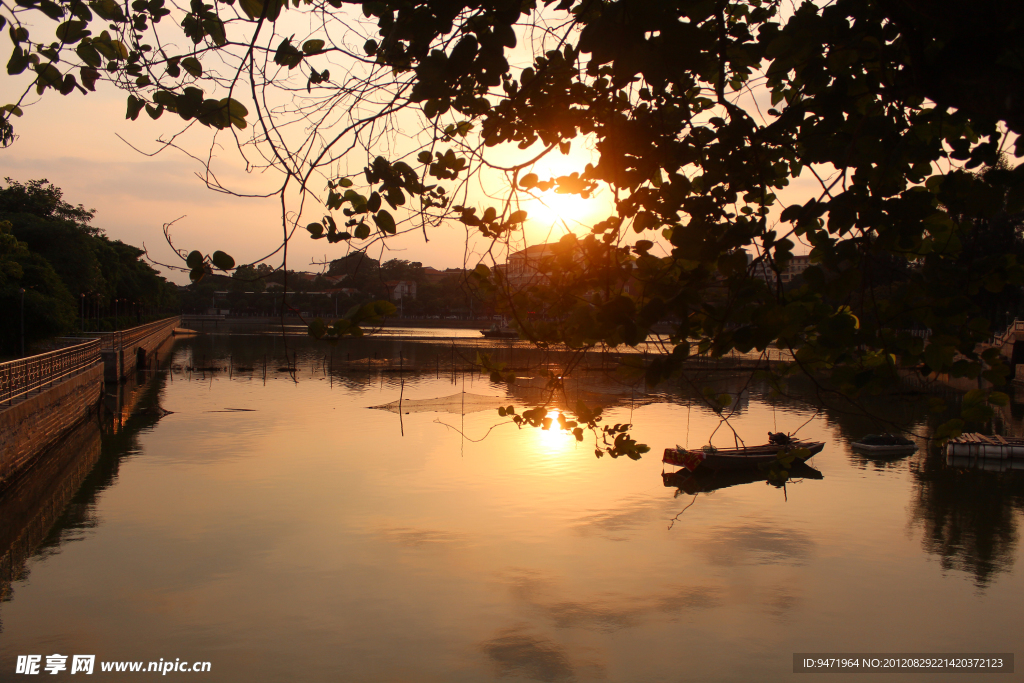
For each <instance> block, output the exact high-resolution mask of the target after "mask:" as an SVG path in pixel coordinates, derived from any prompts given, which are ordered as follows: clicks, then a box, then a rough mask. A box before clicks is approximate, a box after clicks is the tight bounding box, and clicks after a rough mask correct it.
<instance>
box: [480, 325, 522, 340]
mask: <svg viewBox="0 0 1024 683" xmlns="http://www.w3.org/2000/svg"><path fill="white" fill-rule="evenodd" d="M480 334H482V335H484V336H485V337H491V338H498V339H519V333H518V332H516V331H515V330H514V329H512V328H511V327H498V325H491V327H490V328H489V329H486V330H480Z"/></svg>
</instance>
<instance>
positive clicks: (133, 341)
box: [0, 316, 180, 491]
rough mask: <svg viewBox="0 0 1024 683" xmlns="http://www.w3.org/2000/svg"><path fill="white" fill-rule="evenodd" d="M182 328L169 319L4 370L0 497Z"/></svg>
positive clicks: (0, 369)
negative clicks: (113, 385) (106, 391)
mask: <svg viewBox="0 0 1024 683" xmlns="http://www.w3.org/2000/svg"><path fill="white" fill-rule="evenodd" d="M179 324H180V317H179V316H174V317H172V318H165V319H163V320H158V321H156V322H152V323H147V324H146V325H140V326H138V327H133V328H131V329H128V330H122V331H119V332H109V333H98V334H97V335H96V336H97V337H98V338H91V339H64V340H62V341H64V342H65V343H69V344H70V345H69V346H67V347H65V348H63V349H58V350H56V351H50V352H48V353H42V354H38V355H35V356H29V357H27V358H21V359H18V360H15V361H10V362H7V363H2V364H0V491H2V490H4V489H6V488H7V487H8V486H10V485H11V484H12V483H13V482H14V480H15V479H16V478H17V477H18V476H19V475H21V474H22V473H24V472H25V471H26V470H27V469H28V468H29V467H30V466H31V465H32V464H33V463H34V462H35V461H36V460H37V459H39V458H42V457H45V456H46V451H47V449H49V448H50V447H51V446H54V445H55V444H57V443H58V442H60V440H61V438H62V437H64V436H65V435H66V434H68V433H69V432H70V431H71V430H72V429H74V428H75V427H76V426H77V425H78V424H79V423H80V422H82V421H83V420H85V419H86V418H87V417H88V416H89V415H91V414H93V413H95V411H96V407H97V405H98V403H99V400H100V396H101V394H102V393H103V385H104V381H107V382H121V381H123V380H124V379H125V378H126V377H128V376H130V375H131V374H132V373H134V372H135V370H136V368H138V367H142V366H144V365H145V364H146V363H147V362H148V361H149V360H150V359H151V357H152V355H153V354H154V352H155V351H156V349H157V348H159V347H160V345H161V344H162V343H163V342H164V341H166V340H167V338H168V337H170V336H171V335H172V334H173V332H174V329H175V328H176V327H177V326H178V325H179Z"/></svg>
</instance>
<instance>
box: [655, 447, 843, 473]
mask: <svg viewBox="0 0 1024 683" xmlns="http://www.w3.org/2000/svg"><path fill="white" fill-rule="evenodd" d="M824 447H825V444H824V442H821V441H801V440H798V439H791V440H789V443H772V442H769V443H766V444H763V445H761V446H745V447H742V448H709V447H707V446H705V447H704V448H697V449H691V450H686V449H681V448H666V449H665V455H664V456H663V457H662V462H665V463H668V464H669V465H676V466H677V467H685V468H686V469H688V470H690V471H691V472H692V471H694V470H696V469H697V468H698V467H699V468H701V469H702V470H742V469H756V468H757V467H759V466H760V465H768V464H769V463H771V462H772V461H773V460H775V459H777V458H778V455H779V451H781V450H783V449H787V450H794V451H798V452H800V453H801V455H799V456H798V458H799V459H800V460H806V459H807V458H809V457H811V456H812V455H814V454H815V453H819V452H821V449H823V448H824Z"/></svg>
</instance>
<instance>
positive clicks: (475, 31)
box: [4, 0, 1024, 433]
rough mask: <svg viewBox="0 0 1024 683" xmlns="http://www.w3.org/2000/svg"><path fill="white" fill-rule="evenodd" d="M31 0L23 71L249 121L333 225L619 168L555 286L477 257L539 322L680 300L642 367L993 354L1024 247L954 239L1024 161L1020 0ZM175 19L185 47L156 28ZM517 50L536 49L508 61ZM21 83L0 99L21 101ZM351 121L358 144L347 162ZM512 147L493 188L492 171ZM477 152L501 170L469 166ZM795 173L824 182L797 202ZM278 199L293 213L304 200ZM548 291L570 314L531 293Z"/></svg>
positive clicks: (878, 362) (593, 332)
mask: <svg viewBox="0 0 1024 683" xmlns="http://www.w3.org/2000/svg"><path fill="white" fill-rule="evenodd" d="M22 7H23V9H19V10H17V11H11V10H8V9H7V5H4V10H5V17H6V19H7V20H8V21H10V22H11V24H12V27H11V32H10V35H11V38H12V40H13V41H14V47H13V52H12V55H11V58H10V60H9V63H8V70H9V73H11V74H17V73H21V72H23V71H25V70H27V69H29V68H31V69H32V71H33V75H32V79H31V83H29V81H30V79H26V83H27V84H28V86H29V87H32V86H34V87H35V88H36V90H37V91H38V92H40V93H43V92H44V91H46V90H47V89H53V90H56V91H59V92H61V93H64V94H70V93H72V92H74V91H75V90H78V91H80V92H85V91H87V90H91V89H92V88H94V87H95V85H96V82H97V81H98V80H100V79H103V80H110V81H111V82H113V83H115V84H116V85H117V86H119V87H121V88H124V89H126V90H128V91H129V95H128V103H127V106H128V111H127V115H128V117H129V118H132V119H134V118H137V117H138V116H139V115H140V114H141V112H142V111H143V110H145V111H146V113H147V115H148V116H151V117H153V118H159V117H161V116H163V115H165V114H174V115H177V116H178V117H180V118H182V119H184V120H185V121H189V122H190V121H193V120H197V121H198V122H199V123H201V124H203V125H206V126H209V127H211V128H212V129H215V130H223V129H227V128H232V127H233V128H235V129H236V130H243V129H245V130H247V129H248V128H247V127H248V126H249V125H250V124H254V130H253V132H252V136H251V137H250V138H244V137H239V138H238V139H239V140H240V144H242V145H243V146H252V147H255V148H256V149H257V150H258V151H259V153H260V154H262V158H264V159H268V160H269V163H270V164H271V165H272V166H273V167H274V168H276V169H277V170H278V171H279V172H280V173H281V177H282V184H281V189H280V193H281V197H282V200H284V199H286V198H287V193H288V192H289V191H291V189H294V188H295V187H298V188H299V189H300V190H301V191H302V192H303V193H304V194H305V196H304V200H307V201H309V202H310V203H311V204H314V205H315V204H317V203H319V205H320V206H322V207H324V208H323V210H322V211H320V212H318V213H319V214H320V215H322V216H323V218H322V219H320V220H316V221H314V222H310V223H308V225H307V229H308V231H309V233H310V235H311V236H312V237H313V238H315V239H327V240H328V241H329V242H332V243H334V242H339V241H347V242H353V241H354V242H357V243H359V244H360V245H361V246H365V243H366V242H367V241H373V240H386V239H391V237H392V236H393V235H395V234H396V233H399V232H404V231H407V230H418V229H421V228H422V229H423V230H425V231H426V230H427V229H428V228H429V226H430V225H433V224H436V223H437V222H439V221H441V220H444V219H450V218H455V219H457V220H459V221H461V222H462V223H463V224H465V225H466V226H468V227H470V228H472V229H475V230H478V231H479V232H480V234H481V235H483V236H484V237H487V238H490V239H492V240H494V241H495V242H496V244H503V245H504V246H505V247H511V244H512V243H513V241H514V240H515V238H516V236H517V235H518V234H519V232H520V230H521V227H522V225H523V224H524V221H525V220H526V219H527V215H526V213H525V211H524V210H523V209H521V208H520V207H519V206H518V204H517V202H518V200H519V199H521V198H522V197H524V196H527V195H540V194H544V193H549V192H561V193H571V194H578V195H581V196H583V197H588V196H591V195H592V194H594V193H598V192H601V193H605V194H606V195H608V196H612V197H614V198H615V204H614V209H613V210H612V211H611V213H610V215H608V216H607V217H605V218H603V219H602V220H599V221H596V222H595V223H594V224H593V225H592V226H591V232H590V234H589V235H586V236H585V237H582V238H573V237H567V238H566V241H565V242H564V243H563V246H562V253H561V254H555V255H553V256H552V257H551V258H550V259H548V261H547V263H546V264H545V265H544V270H545V271H547V279H546V282H547V283H549V284H550V283H554V284H557V288H552V287H546V288H545V287H542V286H537V287H534V288H533V289H530V288H526V289H523V288H521V287H519V286H518V285H517V284H516V282H514V281H513V280H512V279H510V278H506V277H504V274H503V272H502V271H501V270H499V269H496V268H488V267H487V265H486V264H481V265H480V267H479V268H478V270H477V277H478V278H479V280H480V282H481V284H482V285H484V286H489V287H491V288H492V290H493V292H494V296H495V298H496V299H497V300H500V301H503V302H504V305H505V306H506V310H507V311H508V312H509V313H510V314H512V315H515V316H516V317H517V319H518V320H519V324H520V326H521V327H522V328H523V330H524V332H525V333H526V334H528V335H529V336H530V337H531V338H532V339H535V340H537V341H539V342H555V341H560V342H564V343H567V344H569V345H570V346H573V347H577V348H580V349H586V348H588V347H589V346H590V345H592V344H596V343H599V342H602V341H604V342H609V343H629V344H635V343H638V342H639V341H640V340H642V339H643V338H644V337H645V336H646V334H647V333H648V331H649V330H650V329H651V327H652V326H653V325H654V324H656V323H659V322H662V323H664V322H666V321H667V322H671V323H672V324H673V325H674V328H675V332H674V334H673V336H672V344H671V351H670V353H668V354H666V356H665V357H663V358H661V359H659V360H658V361H656V362H655V363H653V364H652V365H651V366H650V367H648V368H647V369H646V372H647V375H648V378H649V379H650V380H652V381H656V380H660V379H664V378H665V377H668V376H670V375H672V374H673V373H675V372H677V371H678V370H679V369H680V368H681V364H682V363H683V362H684V361H685V359H686V358H687V357H688V356H689V355H690V353H691V352H692V350H693V349H694V348H696V349H699V350H700V351H702V352H707V353H711V354H723V353H726V352H729V351H731V350H734V349H735V350H741V351H747V350H755V349H765V348H766V347H767V346H768V345H770V344H772V343H776V344H779V345H781V346H784V347H787V348H789V349H792V350H793V352H794V353H795V355H796V359H797V364H796V366H795V369H796V370H798V371H802V372H805V373H807V374H809V375H818V374H821V373H827V374H828V375H829V376H830V379H831V382H832V384H833V386H834V387H835V388H837V389H838V390H840V391H842V392H844V393H846V394H848V395H851V396H862V395H864V394H865V393H871V392H874V391H878V390H882V389H884V388H885V387H888V386H891V385H892V383H893V382H894V381H896V378H897V376H898V374H899V373H900V372H924V373H928V372H931V371H941V372H949V373H951V374H953V375H954V376H967V377H978V376H979V375H981V376H983V377H984V378H985V379H987V380H989V381H990V382H995V383H999V382H1001V381H1002V378H1003V375H1004V373H1005V368H1004V367H1002V365H1001V364H1000V362H999V360H998V358H997V357H996V356H997V354H996V353H995V352H992V351H990V352H987V353H986V355H984V357H982V354H981V353H980V351H979V349H980V348H981V347H979V342H982V341H984V340H985V339H986V338H987V337H988V335H989V334H990V333H991V331H992V329H993V327H994V326H995V325H996V323H997V320H994V319H990V317H987V315H986V310H985V305H984V302H983V301H981V300H979V297H978V295H979V294H980V292H981V290H982V289H986V290H988V291H989V292H991V293H993V294H997V293H999V292H1002V291H1003V290H1004V289H1006V288H1007V287H1008V286H1010V287H1016V286H1018V285H1019V284H1020V282H1021V281H1022V279H1024V273H1022V269H1021V265H1020V264H1019V262H1018V261H1017V259H1016V257H1015V255H1014V254H1013V253H1007V252H998V251H996V250H995V249H994V248H993V247H992V245H991V244H988V243H987V242H986V240H984V239H981V238H980V237H979V239H977V240H975V243H976V244H978V245H981V246H982V247H983V250H982V252H980V253H978V252H971V251H970V250H969V249H968V250H965V245H966V244H969V243H970V242H971V235H972V234H975V235H980V231H981V230H983V227H982V226H984V225H986V224H989V225H991V224H992V221H994V220H995V213H997V212H999V211H1005V212H1006V213H1007V214H1009V215H1014V214H1017V213H1019V212H1020V211H1021V210H1022V209H1024V167H1022V166H1021V165H1020V164H1019V163H1017V162H1016V161H1015V162H1014V164H1013V165H1008V166H1006V167H1003V168H1000V167H999V163H1000V155H1001V153H1003V152H1005V151H1008V150H1010V149H1011V148H1012V149H1013V150H1014V152H1015V154H1017V156H1018V157H1019V156H1020V155H1021V154H1022V153H1024V138H1016V137H1015V135H1017V134H1020V133H1022V132H1024V60H1022V59H1021V54H1020V37H1019V35H1020V34H1019V32H1020V27H1021V26H1022V25H1024V4H1022V3H1020V2H1016V1H1014V0H982V1H981V2H976V3H970V4H965V3H962V2H955V1H954V0H936V1H935V2H932V3H919V2H910V0H838V1H836V2H829V3H819V4H815V3H812V2H804V3H802V4H800V5H792V4H788V3H782V2H780V1H776V0H768V1H765V0H664V1H661V2H649V1H642V0H618V1H613V0H560V1H559V2H557V3H555V2H554V1H553V0H552V1H550V2H544V3H541V4H539V3H537V2H535V1H534V0H526V1H525V2H522V1H520V0H476V1H473V2H457V1H445V2H436V1H430V2H428V1H426V0H378V1H375V2H365V3H360V4H358V5H357V4H355V3H349V2H345V1H344V0H327V2H320V1H319V0H317V1H312V0H311V1H309V2H302V3H299V4H297V5H295V6H293V5H289V4H288V3H286V2H284V1H283V0H246V1H245V2H241V3H234V4H233V3H231V2H230V1H229V0H224V1H223V2H218V3H214V4H204V3H203V2H201V1H200V0H196V1H195V2H193V3H192V4H191V5H190V6H189V7H188V8H181V9H179V8H177V7H171V6H166V5H165V3H164V2H163V1H162V0H155V1H154V2H148V3H144V2H137V3H135V4H133V5H132V6H131V7H130V8H127V7H126V8H122V7H121V6H119V5H116V4H115V3H103V2H95V3H91V4H90V5H88V6H86V5H85V4H84V3H82V2H80V1H79V0H63V1H59V2H51V1H50V0H46V2H42V3H39V4H35V3H33V2H31V0H30V1H28V2H26V3H24V4H23V5H22ZM359 10H361V13H360V12H359ZM304 12H308V13H310V14H311V15H315V16H316V17H317V21H315V22H310V23H309V24H308V25H309V26H312V27H313V28H312V30H311V32H310V33H309V34H308V35H298V34H296V33H295V28H294V27H295V25H296V22H292V21H289V17H291V16H292V15H293V14H297V13H304ZM40 13H43V14H47V15H49V16H50V17H52V18H54V19H57V20H59V22H60V23H59V25H58V27H57V29H56V31H57V36H56V37H57V39H58V41H57V42H54V41H53V38H52V36H49V35H47V34H48V32H49V30H50V29H49V27H48V26H47V27H46V28H43V29H38V28H36V27H35V26H33V27H31V28H32V31H33V32H34V33H39V32H43V34H44V35H43V37H41V38H40V37H33V36H32V34H30V31H29V30H28V29H29V28H30V27H28V26H27V25H26V20H27V18H28V17H30V16H37V15H39V14H40ZM164 18H167V19H169V20H168V21H161V20H162V19H164ZM23 19H24V20H23ZM360 42H362V43H363V45H362V51H361V53H356V54H353V53H352V50H351V46H352V45H353V44H359V43H360ZM524 43H525V44H524ZM169 45H178V46H181V45H184V46H186V47H185V48H184V49H177V50H170V48H167V47H159V46H169ZM154 46H158V47H154ZM169 50H170V51H169ZM522 55H529V63H517V64H513V63H511V62H513V61H516V60H521V59H522ZM225 64H226V65H227V68H225ZM339 67H340V69H342V70H344V71H345V73H346V77H345V78H344V79H340V78H338V77H337V74H338V73H339ZM101 68H104V69H105V71H103V72H101V71H100V69H101ZM332 68H333V70H334V71H335V75H334V76H332V75H331V73H330V72H331V70H332ZM225 74H230V75H227V76H226V75H225ZM332 79H333V80H332ZM27 91H28V88H26V93H27ZM243 93H244V94H243ZM26 97H27V95H26V96H25V97H22V98H20V99H18V100H16V101H14V102H11V103H9V104H8V105H7V106H6V108H5V112H6V113H5V118H6V120H7V122H8V124H9V123H10V121H11V116H18V115H20V114H21V113H22V111H21V104H22V103H23V101H25V99H26ZM242 99H244V100H245V103H244V104H243V102H242V101H241V100H242ZM250 108H251V109H252V110H253V111H252V113H250V111H249V109H250ZM340 120H344V121H345V122H346V124H345V125H346V128H345V129H344V130H338V129H337V128H336V126H337V124H338V121H340ZM300 127H301V129H302V130H303V131H304V134H303V135H304V137H303V136H301V135H299V134H298V133H297V130H296V129H298V128H300ZM399 139H401V140H403V141H404V143H402V144H399V143H398V142H397V141H398V140H399ZM580 147H585V148H586V149H587V150H588V152H589V153H588V154H584V155H581V156H579V157H573V156H569V158H568V160H567V163H570V162H571V163H574V164H575V165H576V167H577V168H576V170H574V171H570V172H565V173H564V174H560V175H555V174H551V173H546V172H544V170H543V167H540V166H535V165H534V162H536V161H538V160H541V159H542V158H543V157H544V156H554V155H559V154H562V155H570V154H571V153H572V152H573V150H576V149H579V148H580ZM509 148H518V149H520V150H528V152H524V154H528V155H529V156H523V157H521V159H520V160H519V161H516V162H514V163H512V164H510V163H509V162H508V161H507V159H508V157H507V156H496V155H495V153H494V152H495V151H497V150H503V151H505V150H508V149H509ZM356 149H366V150H369V153H368V154H367V155H366V156H365V157H364V158H360V159H359V160H358V161H357V160H355V152H353V151H352V150H356ZM364 159H365V160H364ZM346 164H347V165H348V167H349V172H348V173H347V174H343V173H339V171H338V168H339V165H340V166H341V167H344V166H345V165H346ZM361 168H362V173H359V170H360V169H361ZM979 168H988V169H991V171H990V172H985V173H981V174H979V173H975V172H974V171H975V170H976V169H979ZM501 174H503V177H504V179H505V181H506V184H505V186H504V189H502V188H499V187H497V186H494V185H493V179H494V178H495V177H497V176H499V175H501ZM470 177H480V178H482V179H484V180H486V181H487V182H489V183H491V184H492V186H491V187H488V188H486V190H487V193H488V195H489V196H490V197H491V198H495V197H496V198H497V199H496V200H495V199H488V200H483V199H478V198H476V195H473V194H468V193H467V192H468V189H469V186H468V185H467V179H468V178H470ZM798 177H799V178H802V179H803V180H804V181H809V182H811V183H812V188H813V189H811V190H809V191H808V192H807V193H805V196H803V197H800V198H799V199H797V200H791V201H792V203H791V204H789V205H787V206H780V201H779V198H778V194H779V193H780V191H781V190H784V189H785V188H787V186H789V185H790V184H791V183H792V181H793V180H794V179H796V178H798ZM453 197H459V199H458V200H453V199H452V198H453ZM1000 198H1002V199H1000ZM282 203H283V204H286V202H284V201H283V202H282ZM307 213H308V210H307ZM306 220H308V218H307V219H306ZM282 221H283V223H284V224H285V226H286V227H289V228H292V227H294V226H296V225H297V224H298V223H297V219H296V217H294V216H292V217H291V218H289V214H288V211H287V207H285V208H284V209H283V211H282ZM631 232H632V233H636V234H637V236H639V238H640V239H639V241H636V242H635V244H632V245H631V244H630V242H631V241H632V240H628V239H626V238H627V237H629V235H630V233H631ZM634 239H635V238H634ZM797 242H801V243H803V244H805V245H807V246H808V247H809V249H810V254H811V257H812V260H813V266H812V267H811V268H809V269H808V270H807V271H806V272H805V273H804V276H803V285H802V286H798V287H791V288H788V289H787V288H785V287H783V286H782V283H781V281H779V279H778V278H774V281H772V279H773V278H769V281H767V282H766V281H765V279H764V278H762V277H761V273H764V272H765V271H767V272H768V273H770V274H771V273H779V272H781V271H782V270H783V269H784V268H785V266H786V265H787V263H788V262H789V261H790V259H791V256H792V253H793V250H794V247H795V246H796V243H797ZM662 248H664V251H662V250H661V249H662ZM510 250H511V249H510ZM494 251H498V252H500V251H501V249H495V250H493V251H492V253H494ZM218 254H220V255H218ZM748 255H753V257H754V258H753V262H752V263H750V262H748ZM225 256H226V255H223V254H222V253H221V252H217V253H215V254H214V255H212V256H209V257H204V256H203V255H202V254H199V253H198V252H194V253H193V254H190V255H189V258H188V267H189V268H190V269H192V271H193V273H194V274H195V275H196V276H197V277H198V276H200V275H201V274H202V273H203V268H202V265H203V262H204V260H205V261H206V262H212V263H214V264H215V265H217V266H218V267H230V265H233V262H232V261H230V259H229V258H225ZM899 259H903V260H905V261H907V263H908V267H906V268H899V267H896V263H897V262H898V260H899ZM865 264H872V265H871V267H869V268H865V267H864V266H865ZM885 264H889V265H890V266H892V268H889V266H887V265H885ZM491 265H492V266H494V265H497V264H493V263H492V264H491ZM886 268H888V271H886ZM879 269H882V271H885V272H890V275H893V276H892V277H889V276H887V281H886V282H885V283H884V286H880V285H879V284H878V283H877V282H875V281H874V280H873V279H871V278H874V277H875V275H876V274H877V273H878V272H879ZM895 275H898V277H896V276H895ZM866 277H868V278H869V280H865V278H866ZM630 281H633V282H638V283H639V284H640V285H641V286H640V288H639V291H638V293H635V294H630V293H629V292H628V291H627V289H626V285H627V283H628V282H630ZM867 291H871V292H872V294H873V295H872V296H865V295H864V294H865V292H867ZM541 305H545V306H548V307H550V308H551V309H552V310H557V311H558V312H559V315H558V316H556V317H552V319H551V320H548V321H546V322H541V323H534V322H531V321H530V320H529V319H528V316H525V315H523V313H524V312H525V311H533V310H537V307H538V306H541ZM919 327H924V328H928V329H930V330H932V336H931V338H930V342H929V343H928V344H924V343H923V342H922V340H921V338H920V337H919V336H915V335H913V334H910V333H909V331H910V330H911V329H913V328H919ZM693 341H695V342H696V346H693V345H692V344H691V342H693ZM990 398H991V400H992V401H1002V400H1005V395H1002V394H999V393H994V394H991V395H990ZM965 406H966V407H965V409H964V415H965V417H968V418H971V419H983V418H985V417H986V416H987V415H989V414H990V413H991V411H990V409H989V408H988V406H987V405H985V399H979V400H974V399H972V400H971V401H968V402H965ZM956 428H957V427H956V425H955V424H951V425H947V427H946V428H945V430H946V432H948V430H949V429H956ZM946 432H944V433H946Z"/></svg>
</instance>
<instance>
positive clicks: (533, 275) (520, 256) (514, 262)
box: [505, 244, 556, 289]
mask: <svg viewBox="0 0 1024 683" xmlns="http://www.w3.org/2000/svg"><path fill="white" fill-rule="evenodd" d="M555 246H556V245H554V244H535V245H533V246H532V247H527V248H526V249H523V250H522V251H517V252H515V253H514V254H509V256H508V263H507V264H506V268H505V277H506V280H507V282H508V284H509V286H510V287H512V288H514V289H521V288H523V287H528V286H530V285H534V284H540V283H541V282H542V281H543V279H544V274H543V273H541V272H540V264H541V261H543V260H544V259H545V258H548V257H551V256H554V253H555V252H554V247H555Z"/></svg>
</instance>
